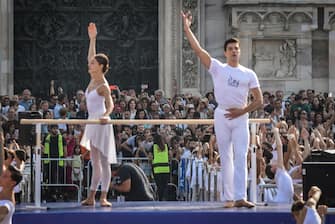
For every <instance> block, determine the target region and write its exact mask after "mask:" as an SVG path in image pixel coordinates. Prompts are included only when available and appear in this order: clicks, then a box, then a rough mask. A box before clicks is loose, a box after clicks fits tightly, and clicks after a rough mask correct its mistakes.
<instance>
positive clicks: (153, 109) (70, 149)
mask: <svg viewBox="0 0 335 224" xmlns="http://www.w3.org/2000/svg"><path fill="white" fill-rule="evenodd" d="M111 92H112V99H113V101H114V104H115V107H114V110H113V112H112V113H111V115H110V116H111V119H183V118H184V119H212V118H213V114H214V110H215V108H216V107H217V103H216V101H215V96H214V94H213V92H208V93H206V94H205V95H204V96H198V95H192V94H190V93H186V94H179V95H176V96H174V97H172V98H169V97H167V96H165V95H164V91H162V90H156V91H154V93H153V94H150V93H149V92H148V91H147V90H146V89H142V90H141V91H140V93H136V91H135V90H133V89H130V90H119V89H118V87H116V86H114V85H113V86H111ZM50 93H51V94H50V97H48V98H35V97H33V96H32V95H31V92H30V90H28V89H25V90H24V91H23V92H22V94H21V95H14V96H2V97H1V107H0V109H1V110H0V112H1V113H0V117H1V118H0V120H1V126H2V128H3V130H4V137H5V141H4V143H5V147H6V148H7V151H8V155H10V156H13V158H17V160H18V162H16V163H17V164H20V165H18V166H19V168H20V169H21V170H22V169H23V168H22V166H24V161H25V160H26V157H27V156H28V157H29V156H30V152H29V150H30V146H28V145H24V144H25V143H24V142H21V137H22V136H20V132H19V130H20V124H19V117H20V112H24V111H35V112H36V111H38V112H40V114H41V116H42V117H43V118H44V119H87V116H88V113H87V109H86V104H85V98H84V91H83V90H78V91H77V93H76V95H74V96H70V95H67V94H65V93H64V92H63V90H62V88H57V92H55V90H54V83H53V82H52V83H51V90H50ZM263 99H264V105H263V107H261V108H259V109H258V110H256V111H254V112H252V113H251V114H250V118H270V119H271V121H272V122H271V123H270V124H265V125H259V126H258V131H257V133H258V135H257V147H258V151H257V152H258V153H257V164H258V169H257V171H258V172H257V177H258V183H272V182H273V180H271V179H273V178H274V172H270V171H271V165H273V164H276V163H277V161H278V158H280V156H278V153H277V145H278V142H276V138H275V135H274V132H273V128H275V127H276V128H278V130H279V136H280V140H281V142H282V151H283V169H284V170H285V171H286V172H287V173H288V174H289V175H290V177H291V178H292V183H293V185H294V187H295V189H294V193H295V194H294V196H295V197H298V198H299V197H300V198H301V187H300V188H299V187H298V186H299V183H301V180H302V174H301V164H302V162H303V161H304V160H305V159H306V158H308V156H309V155H310V152H311V150H313V149H317V150H331V149H333V148H334V132H335V127H334V120H335V113H334V100H333V98H332V96H331V95H330V94H327V93H318V92H315V91H314V90H311V89H309V90H301V91H299V92H297V93H291V94H290V95H288V96H285V95H284V92H283V91H281V90H277V91H275V92H273V93H272V92H267V91H266V92H263ZM249 100H250V101H252V100H253V99H252V97H250V98H249ZM83 128H84V127H83V126H81V125H63V124H59V125H56V126H47V125H43V126H42V139H43V152H44V157H46V158H68V159H69V161H70V162H69V161H64V163H62V164H60V163H58V168H60V169H65V174H66V177H65V178H63V179H64V182H66V183H73V182H75V183H78V182H79V181H83V183H84V184H85V183H86V180H85V179H86V178H87V174H86V169H83V167H84V166H86V165H87V164H88V162H89V160H90V155H89V151H87V150H86V149H85V148H83V147H82V146H80V145H79V142H80V138H81V136H82V132H83ZM114 133H115V136H114V137H115V143H116V149H117V154H118V158H119V159H121V158H122V160H126V158H129V157H131V158H132V159H131V161H134V162H135V163H138V165H139V166H140V167H141V168H142V170H143V171H144V173H145V174H146V176H147V177H148V179H149V180H150V181H151V182H154V181H155V180H156V181H158V180H157V178H154V176H153V172H152V170H153V167H152V164H153V161H152V158H153V151H154V149H153V145H154V138H155V136H156V135H157V134H159V135H160V136H162V137H163V139H164V142H165V143H166V144H167V147H168V157H169V162H170V169H169V171H168V173H169V175H166V176H165V177H164V178H166V179H168V180H167V181H166V183H171V184H174V185H176V186H177V185H178V184H180V178H181V177H180V176H181V175H184V178H185V180H187V181H188V183H189V184H190V187H191V189H192V188H195V187H198V188H200V190H201V189H203V188H206V187H207V188H208V184H207V183H206V184H204V182H203V181H202V180H200V182H199V180H195V179H194V175H195V173H201V172H202V170H208V167H209V169H216V168H218V167H219V164H220V159H219V155H218V147H217V144H216V139H215V133H214V128H213V126H212V125H198V124H196V123H195V124H192V125H186V124H178V125H148V124H143V125H118V126H114ZM50 135H51V136H52V135H54V136H59V140H55V141H53V142H50V139H49V140H48V136H49V138H50ZM57 138H58V137H57ZM52 145H54V146H52ZM278 151H279V150H278ZM22 153H24V156H22V155H20V154H22ZM20 158H21V159H20ZM134 158H138V160H134ZM183 159H193V162H192V163H188V164H185V166H184V168H183V170H184V173H183V174H181V170H180V167H178V165H179V164H181V161H182V160H183ZM20 161H21V162H20ZM138 161H142V162H138ZM195 161H196V163H197V164H201V165H200V166H198V165H197V166H196V165H195ZM199 161H200V163H199ZM46 163H48V162H47V161H45V162H44V165H46ZM22 164H23V165H22ZM196 169H200V170H199V172H195V170H196ZM45 173H47V172H45ZM60 173H61V172H60ZM192 174H193V177H192ZM206 175H208V174H206ZM201 176H203V175H201ZM54 178H56V177H54ZM61 178H62V177H61ZM218 178H221V177H220V175H219V177H218ZM46 179H47V178H46ZM212 180H213V178H212ZM48 181H49V183H51V180H48ZM52 181H55V180H52ZM160 181H161V180H160ZM197 181H198V182H197ZM163 182H164V181H163ZM196 182H197V184H196ZM164 183H165V182H164ZM205 185H207V186H205ZM300 186H301V185H300ZM179 190H180V191H181V193H182V191H183V189H179ZM163 191H165V192H162V189H160V193H159V194H160V196H159V199H160V200H167V199H168V194H167V193H166V192H167V191H168V189H167V188H166V189H163ZM217 191H218V192H220V191H221V189H217ZM194 192H196V191H195V190H194ZM197 192H198V191H197ZM52 194H56V192H53V193H52ZM179 196H180V198H179V199H183V197H185V195H183V194H180V195H179ZM218 197H220V195H218ZM262 197H266V198H268V200H271V192H268V195H267V196H264V195H263V196H262ZM292 197H293V195H292ZM191 198H193V200H196V198H198V199H199V195H198V194H195V193H194V194H193V196H192V197H191ZM184 199H185V198H184ZM263 199H264V198H263ZM290 200H291V199H290Z"/></svg>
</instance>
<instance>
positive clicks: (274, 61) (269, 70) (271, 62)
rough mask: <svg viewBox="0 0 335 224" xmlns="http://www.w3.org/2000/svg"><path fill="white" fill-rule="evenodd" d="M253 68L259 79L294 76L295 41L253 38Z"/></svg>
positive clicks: (295, 62) (295, 59)
mask: <svg viewBox="0 0 335 224" xmlns="http://www.w3.org/2000/svg"><path fill="white" fill-rule="evenodd" d="M252 52H253V69H254V70H255V72H256V73H257V75H258V77H259V78H260V79H287V78H296V66H297V50H296V41H295V40H290V39H285V40H253V49H252Z"/></svg>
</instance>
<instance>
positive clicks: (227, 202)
mask: <svg viewBox="0 0 335 224" xmlns="http://www.w3.org/2000/svg"><path fill="white" fill-rule="evenodd" d="M233 207H234V201H225V203H224V205H223V208H233Z"/></svg>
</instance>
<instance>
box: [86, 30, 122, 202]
mask: <svg viewBox="0 0 335 224" xmlns="http://www.w3.org/2000/svg"><path fill="white" fill-rule="evenodd" d="M88 35H89V38H90V46H89V51H88V68H89V70H88V72H89V73H90V76H91V81H90V83H89V85H88V87H87V89H86V93H85V96H86V102H87V110H88V114H89V117H88V118H89V119H99V120H100V122H101V124H103V125H100V124H97V125H86V127H85V132H84V135H83V137H82V140H81V142H80V144H81V145H83V146H84V147H85V148H87V149H89V150H90V151H91V161H92V169H93V173H92V181H91V187H90V193H89V195H88V197H87V199H86V200H84V201H83V202H82V205H89V206H92V205H94V204H95V194H96V191H97V189H98V186H99V183H100V182H101V195H100V204H101V206H103V207H110V206H111V203H110V202H108V201H107V193H108V189H109V184H110V180H111V169H110V164H111V163H116V162H117V161H116V152H115V139H114V131H113V126H112V125H111V124H107V122H108V120H109V119H110V118H109V114H110V113H111V112H112V111H113V108H114V104H113V101H112V97H111V93H110V89H109V84H108V82H107V80H106V78H105V74H106V73H107V71H108V67H109V65H108V64H109V60H108V57H107V56H106V55H104V54H96V50H95V42H96V37H97V28H96V26H95V24H94V23H90V24H89V26H88Z"/></svg>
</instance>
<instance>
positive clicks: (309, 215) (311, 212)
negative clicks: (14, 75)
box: [303, 207, 321, 224]
mask: <svg viewBox="0 0 335 224" xmlns="http://www.w3.org/2000/svg"><path fill="white" fill-rule="evenodd" d="M306 208H307V212H306V216H305V219H304V223H303V224H321V217H320V216H319V214H318V212H317V211H316V210H315V209H314V208H310V207H306Z"/></svg>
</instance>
